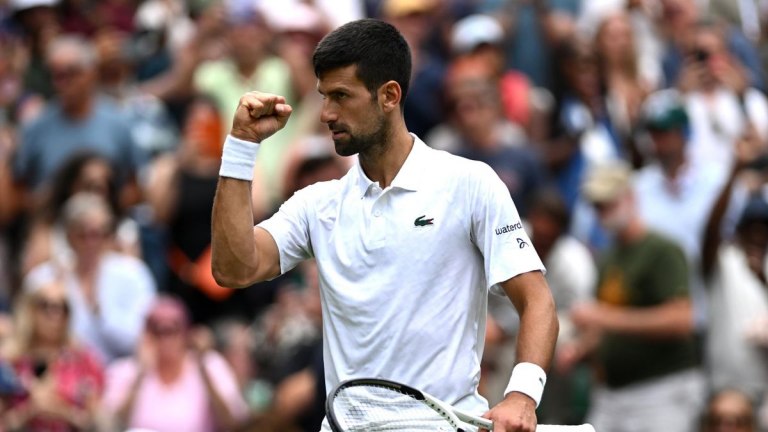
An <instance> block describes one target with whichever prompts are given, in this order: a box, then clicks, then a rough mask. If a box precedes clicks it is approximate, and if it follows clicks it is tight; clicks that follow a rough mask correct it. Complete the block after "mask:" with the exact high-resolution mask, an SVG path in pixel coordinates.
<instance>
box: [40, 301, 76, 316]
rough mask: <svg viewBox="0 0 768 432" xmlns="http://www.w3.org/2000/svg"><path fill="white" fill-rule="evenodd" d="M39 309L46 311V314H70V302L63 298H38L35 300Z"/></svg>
mask: <svg viewBox="0 0 768 432" xmlns="http://www.w3.org/2000/svg"><path fill="white" fill-rule="evenodd" d="M35 307H37V310H39V311H41V312H44V313H45V314H46V315H54V314H56V315H68V314H69V304H68V303H67V302H66V301H63V300H48V299H38V300H37V301H36V302H35Z"/></svg>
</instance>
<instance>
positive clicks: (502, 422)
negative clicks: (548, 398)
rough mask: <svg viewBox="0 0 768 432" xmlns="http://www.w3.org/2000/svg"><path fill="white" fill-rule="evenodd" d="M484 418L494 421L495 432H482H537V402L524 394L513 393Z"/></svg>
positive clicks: (481, 430)
mask: <svg viewBox="0 0 768 432" xmlns="http://www.w3.org/2000/svg"><path fill="white" fill-rule="evenodd" d="M483 417H484V418H487V419H490V420H491V421H493V431H487V430H486V429H480V432H535V431H536V402H534V400H533V399H531V398H530V397H529V396H527V395H525V394H523V393H519V392H511V393H509V394H508V395H507V397H506V398H504V400H503V401H501V402H499V404H498V405H496V406H495V407H493V408H492V409H491V410H490V411H488V412H487V413H485V415H483Z"/></svg>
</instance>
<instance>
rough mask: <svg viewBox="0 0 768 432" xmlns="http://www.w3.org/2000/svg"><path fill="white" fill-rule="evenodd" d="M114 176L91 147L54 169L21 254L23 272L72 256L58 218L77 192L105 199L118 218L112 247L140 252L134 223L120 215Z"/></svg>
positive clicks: (130, 251)
mask: <svg viewBox="0 0 768 432" xmlns="http://www.w3.org/2000/svg"><path fill="white" fill-rule="evenodd" d="M116 176H117V174H116V173H115V170H114V169H113V167H112V165H111V163H110V162H109V160H107V159H106V158H104V157H103V156H101V155H99V154H98V153H95V152H91V151H84V152H81V153H78V154H76V155H74V156H73V157H72V158H70V159H69V160H68V161H67V163H65V164H64V165H63V166H62V167H61V168H60V169H59V170H58V171H57V173H56V174H55V176H54V178H53V181H52V182H51V185H52V186H51V189H50V191H48V193H47V195H46V196H45V198H44V202H43V203H42V205H41V207H42V208H41V211H40V213H39V217H37V218H36V220H35V221H34V222H33V223H32V226H31V227H30V230H29V236H28V237H27V242H26V245H25V248H24V254H23V255H24V256H23V258H22V272H23V273H24V274H26V273H27V272H29V270H31V269H32V268H33V267H35V266H36V265H38V264H41V263H43V262H45V261H48V260H49V259H51V258H52V257H56V258H57V259H60V260H62V261H65V260H67V259H70V258H71V250H70V248H69V245H68V244H67V241H66V238H65V235H64V232H63V230H62V229H61V227H60V226H58V225H57V222H58V221H60V217H61V213H62V210H63V208H64V204H65V203H66V202H67V200H68V199H69V198H70V197H72V196H73V195H75V194H77V193H78V192H90V193H93V194H96V195H99V196H101V197H102V198H103V199H104V200H106V201H107V203H108V204H109V207H110V209H111V211H112V213H113V214H115V215H118V218H119V221H118V225H117V231H116V233H117V235H116V236H115V238H114V239H113V240H114V243H113V245H112V247H113V248H114V249H115V250H118V251H120V252H124V253H127V254H129V255H133V256H137V257H138V256H139V255H140V247H139V236H138V227H137V225H136V223H135V222H134V221H133V220H131V219H129V218H127V217H120V216H119V215H121V214H122V212H121V207H120V202H119V201H120V197H119V195H120V190H119V187H118V179H117V177H116Z"/></svg>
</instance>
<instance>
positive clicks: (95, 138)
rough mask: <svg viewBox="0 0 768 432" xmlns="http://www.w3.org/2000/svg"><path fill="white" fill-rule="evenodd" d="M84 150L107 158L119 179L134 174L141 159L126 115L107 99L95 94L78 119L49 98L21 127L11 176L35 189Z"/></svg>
mask: <svg viewBox="0 0 768 432" xmlns="http://www.w3.org/2000/svg"><path fill="white" fill-rule="evenodd" d="M85 150H89V151H95V152H97V153H99V154H102V155H103V156H104V157H106V158H107V159H109V160H110V161H111V162H112V164H113V165H114V166H115V167H116V168H118V170H119V171H118V173H119V177H120V178H121V179H125V178H126V177H128V176H129V175H130V174H133V173H134V171H135V169H136V166H137V164H138V161H139V160H140V155H139V149H138V148H137V146H135V145H134V142H133V139H132V138H131V133H130V123H129V121H128V118H127V117H125V115H124V114H123V113H122V112H121V110H120V108H119V107H118V106H117V105H116V104H114V103H113V102H111V101H110V100H108V99H106V98H101V97H99V98H96V99H95V100H94V104H93V107H92V110H91V113H90V115H89V116H88V117H87V118H85V119H83V120H78V121H73V120H72V119H69V118H67V117H66V116H65V115H64V112H63V111H62V109H61V106H60V105H59V104H58V103H57V102H52V103H50V104H49V105H48V106H47V107H46V108H45V109H44V110H43V112H42V113H41V114H40V116H38V117H37V118H36V119H34V120H32V121H31V122H29V123H27V124H26V125H25V126H24V127H23V128H22V130H21V136H20V142H19V148H18V150H17V153H16V158H15V160H14V165H13V170H14V177H15V179H16V180H17V181H20V182H22V183H24V184H26V185H27V186H29V187H30V188H32V189H36V188H38V187H40V186H41V185H42V184H44V183H45V182H46V181H48V180H50V178H51V176H52V175H53V173H54V172H56V170H57V169H59V168H60V167H61V166H62V165H63V164H64V163H65V162H66V161H67V160H68V159H69V158H70V157H72V156H73V155H75V154H77V153H78V152H80V151H85Z"/></svg>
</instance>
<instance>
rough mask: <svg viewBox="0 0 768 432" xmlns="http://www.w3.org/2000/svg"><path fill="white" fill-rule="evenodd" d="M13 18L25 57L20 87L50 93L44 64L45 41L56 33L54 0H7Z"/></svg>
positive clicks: (46, 45)
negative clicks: (21, 37) (26, 57)
mask: <svg viewBox="0 0 768 432" xmlns="http://www.w3.org/2000/svg"><path fill="white" fill-rule="evenodd" d="M8 3H9V6H10V7H11V11H12V12H13V15H12V18H13V21H14V22H15V23H16V24H18V27H19V29H20V31H21V34H22V36H23V38H24V42H25V45H26V47H27V54H28V55H29V58H28V59H27V63H26V70H25V71H24V75H23V77H24V88H25V89H26V90H27V91H29V92H31V93H33V94H36V95H40V96H43V97H45V98H49V97H51V96H52V95H53V90H54V89H53V88H52V87H51V75H50V72H49V70H48V67H49V66H48V65H46V55H47V51H48V46H49V44H50V43H51V42H52V41H53V40H55V39H56V38H57V37H58V36H59V33H60V30H61V29H60V25H59V22H58V20H57V17H56V9H55V6H56V5H57V4H58V3H59V1H58V0H11V1H9V2H8Z"/></svg>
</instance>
